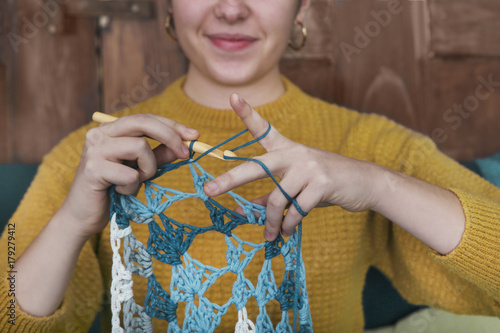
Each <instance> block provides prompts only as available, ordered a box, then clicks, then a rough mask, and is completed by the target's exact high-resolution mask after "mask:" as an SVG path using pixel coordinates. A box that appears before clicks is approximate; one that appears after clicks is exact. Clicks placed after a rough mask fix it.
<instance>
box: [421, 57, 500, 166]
mask: <svg viewBox="0 0 500 333" xmlns="http://www.w3.org/2000/svg"><path fill="white" fill-rule="evenodd" d="M426 86H427V87H428V89H429V92H430V96H429V97H430V98H429V100H430V104H429V107H430V110H431V112H427V113H424V114H422V116H425V117H426V119H423V121H422V123H423V124H425V128H423V131H424V132H425V133H427V134H429V135H430V136H431V137H434V140H435V141H436V142H437V143H438V146H439V147H440V148H441V150H443V151H444V152H445V153H447V154H448V155H450V156H452V157H453V158H456V159H458V160H463V161H467V160H472V159H474V158H477V157H484V156H487V155H490V154H493V153H495V152H500V63H499V61H498V60H495V59H491V60H485V59H478V58H476V59H469V60H467V61H463V60H459V59H454V60H451V59H447V60H443V59H439V58H437V59H433V60H431V61H430V62H429V79H428V82H427V85H426ZM433 133H434V135H433Z"/></svg>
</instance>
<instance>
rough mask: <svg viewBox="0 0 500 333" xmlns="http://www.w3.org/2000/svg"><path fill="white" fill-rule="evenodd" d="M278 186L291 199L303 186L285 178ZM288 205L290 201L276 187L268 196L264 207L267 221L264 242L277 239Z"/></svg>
mask: <svg viewBox="0 0 500 333" xmlns="http://www.w3.org/2000/svg"><path fill="white" fill-rule="evenodd" d="M280 185H281V188H282V189H283V190H284V191H285V192H286V193H287V195H288V196H289V197H291V198H293V197H295V196H297V194H298V193H299V192H300V191H301V190H302V186H303V185H302V183H300V182H297V181H296V178H294V177H286V178H284V179H282V180H281V182H280ZM289 203H290V201H289V200H288V199H287V198H286V197H285V195H284V194H283V192H282V191H281V190H280V189H279V188H278V187H276V188H275V189H274V190H273V191H272V192H271V194H270V195H269V198H268V200H267V205H266V206H267V209H266V218H267V221H266V227H265V229H264V237H265V238H266V240H268V241H273V240H274V239H275V238H276V237H278V234H279V233H280V231H281V228H282V226H281V224H282V222H283V216H284V212H285V209H286V208H287V206H288V205H289Z"/></svg>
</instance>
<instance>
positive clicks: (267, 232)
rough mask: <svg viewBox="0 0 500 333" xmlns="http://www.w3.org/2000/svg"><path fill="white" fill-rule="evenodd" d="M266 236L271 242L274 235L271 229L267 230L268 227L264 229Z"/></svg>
mask: <svg viewBox="0 0 500 333" xmlns="http://www.w3.org/2000/svg"><path fill="white" fill-rule="evenodd" d="M264 238H265V239H266V240H267V241H269V242H270V241H272V235H271V233H270V232H269V231H267V229H266V230H264Z"/></svg>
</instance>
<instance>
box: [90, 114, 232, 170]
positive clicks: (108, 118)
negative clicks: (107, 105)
mask: <svg viewBox="0 0 500 333" xmlns="http://www.w3.org/2000/svg"><path fill="white" fill-rule="evenodd" d="M116 119H118V118H117V117H114V116H112V115H109V114H106V113H102V112H94V114H93V115H92V120H93V121H95V122H98V123H100V124H104V123H110V122H112V121H115V120H116ZM182 142H183V143H184V145H185V146H186V147H188V148H189V146H190V145H191V142H192V141H182ZM209 149H212V146H210V145H208V144H206V143H203V142H199V141H195V142H194V144H193V151H195V152H197V153H198V154H203V153H204V152H206V151H207V150H209ZM207 156H210V157H215V158H218V159H220V160H224V161H234V160H228V159H225V158H224V156H229V157H238V156H237V155H236V154H235V153H234V152H232V151H230V150H225V151H222V150H219V149H215V150H214V151H212V152H210V153H208V154H207Z"/></svg>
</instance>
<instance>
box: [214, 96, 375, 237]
mask: <svg viewBox="0 0 500 333" xmlns="http://www.w3.org/2000/svg"><path fill="white" fill-rule="evenodd" d="M230 102H231V106H232V108H233V109H234V111H235V112H236V113H237V114H238V116H239V117H240V118H241V119H242V121H243V122H244V124H245V125H246V127H247V128H248V130H249V131H250V133H252V135H253V136H254V137H255V138H258V137H259V136H261V135H262V134H264V133H265V132H266V131H267V130H268V127H269V123H268V122H267V121H266V120H264V119H263V118H262V117H261V116H260V115H259V114H258V113H257V112H256V111H255V110H254V109H252V107H251V106H250V105H248V103H246V102H245V101H244V100H242V99H241V98H240V97H239V96H238V95H237V94H233V95H232V96H231V99H230ZM259 143H260V144H261V145H262V146H263V147H264V149H265V150H266V151H267V153H266V154H264V155H262V156H259V157H255V159H257V160H259V161H261V162H263V163H264V164H265V165H266V166H267V167H268V168H269V170H270V171H271V173H272V174H273V175H274V176H277V177H279V178H280V179H281V181H280V185H281V187H282V188H283V189H284V190H285V192H286V193H288V195H289V196H290V197H291V198H295V199H296V201H297V203H298V204H299V206H300V208H301V209H302V210H303V211H304V212H309V211H311V210H312V209H313V208H315V207H325V206H330V205H338V206H340V207H342V208H344V209H346V210H349V211H351V212H360V211H364V210H367V209H371V208H372V207H373V206H374V205H375V204H376V199H377V195H376V188H377V179H378V178H380V177H377V175H378V174H379V173H380V172H381V169H383V168H382V167H380V166H378V165H376V164H374V163H369V162H365V161H360V160H355V159H352V158H348V157H345V156H341V155H338V154H335V153H332V152H328V151H326V150H322V149H318V148H313V147H309V146H306V145H303V144H300V143H296V142H293V141H291V140H289V139H287V138H285V137H284V136H283V135H281V134H280V133H279V132H278V131H277V130H276V129H275V128H274V127H273V128H271V130H270V132H269V133H268V135H267V136H266V137H264V138H263V139H261V140H260V141H259ZM265 177H268V175H267V173H266V172H265V171H264V170H263V169H262V167H261V166H259V165H258V164H257V163H254V162H245V163H243V164H241V165H239V166H237V167H235V168H233V169H231V170H229V171H228V172H226V173H224V174H222V175H220V176H219V177H217V178H216V179H214V180H213V181H211V182H210V183H208V184H207V185H206V186H205V193H206V194H207V195H209V196H217V195H220V194H223V193H226V192H227V191H230V190H232V189H234V188H236V187H238V186H241V185H243V184H246V183H249V182H251V181H254V180H257V179H261V178H265ZM252 202H254V203H258V204H261V205H263V206H266V207H267V210H266V215H267V222H266V227H265V231H264V236H265V238H266V239H267V240H268V241H272V240H274V239H275V238H276V237H277V236H278V234H279V232H280V231H281V233H282V234H283V236H290V235H291V234H292V233H293V230H294V229H295V227H296V226H297V225H298V224H299V223H300V221H301V219H302V215H301V214H300V213H299V212H298V211H297V209H296V208H295V207H294V206H293V205H290V202H289V201H288V199H287V198H286V197H285V196H284V195H283V193H282V192H281V191H280V189H279V188H278V187H276V188H275V189H274V190H273V191H272V192H271V193H268V194H266V195H264V196H262V197H260V198H257V199H254V200H252ZM287 207H289V208H288V211H287V213H286V216H284V212H285V210H286V208H287ZM283 216H284V217H283Z"/></svg>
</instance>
